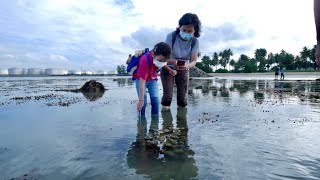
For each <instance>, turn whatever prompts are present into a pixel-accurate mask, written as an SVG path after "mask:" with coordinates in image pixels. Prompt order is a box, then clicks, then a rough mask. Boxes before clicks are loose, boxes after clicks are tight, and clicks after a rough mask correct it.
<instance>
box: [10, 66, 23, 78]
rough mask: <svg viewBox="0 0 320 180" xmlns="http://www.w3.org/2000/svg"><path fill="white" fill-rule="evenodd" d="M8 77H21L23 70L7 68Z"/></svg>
mask: <svg viewBox="0 0 320 180" xmlns="http://www.w3.org/2000/svg"><path fill="white" fill-rule="evenodd" d="M8 74H9V76H21V75H23V69H21V68H9V69H8Z"/></svg>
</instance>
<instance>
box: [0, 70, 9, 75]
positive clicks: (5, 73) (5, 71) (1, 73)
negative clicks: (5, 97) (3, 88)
mask: <svg viewBox="0 0 320 180" xmlns="http://www.w3.org/2000/svg"><path fill="white" fill-rule="evenodd" d="M8 74H9V72H8V69H0V76H8Z"/></svg>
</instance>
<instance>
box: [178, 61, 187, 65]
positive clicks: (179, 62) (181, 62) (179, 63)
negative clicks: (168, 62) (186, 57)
mask: <svg viewBox="0 0 320 180" xmlns="http://www.w3.org/2000/svg"><path fill="white" fill-rule="evenodd" d="M185 63H186V61H182V60H178V61H177V65H178V66H183V65H184V64H185Z"/></svg>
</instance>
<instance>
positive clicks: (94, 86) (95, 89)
mask: <svg viewBox="0 0 320 180" xmlns="http://www.w3.org/2000/svg"><path fill="white" fill-rule="evenodd" d="M105 90H106V89H105V88H104V86H103V84H102V83H99V82H97V81H95V80H90V81H88V82H86V83H85V84H84V85H83V86H82V87H81V88H80V89H79V90H78V91H81V92H84V93H99V92H101V93H102V92H104V91H105Z"/></svg>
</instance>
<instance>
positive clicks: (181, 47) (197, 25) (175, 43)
mask: <svg viewBox="0 0 320 180" xmlns="http://www.w3.org/2000/svg"><path fill="white" fill-rule="evenodd" d="M200 32H201V22H200V20H199V18H198V16H197V15H196V14H192V13H186V14H184V15H183V16H182V17H181V18H180V20H179V27H178V28H177V29H176V30H175V31H174V32H171V33H169V34H168V35H167V38H166V43H167V44H169V45H170V46H171V48H172V55H171V59H170V60H168V61H167V65H166V66H164V67H163V68H162V70H161V73H160V77H161V82H162V87H163V96H162V99H161V104H162V110H169V109H170V105H171V101H172V96H173V86H174V82H175V83H176V87H177V104H178V106H180V107H186V106H187V104H188V102H187V93H188V84H189V69H190V68H192V67H194V66H195V65H196V63H197V58H198V52H199V40H198V38H199V37H200Z"/></svg>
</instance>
